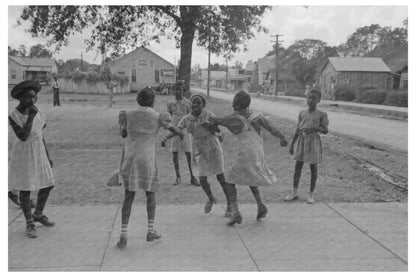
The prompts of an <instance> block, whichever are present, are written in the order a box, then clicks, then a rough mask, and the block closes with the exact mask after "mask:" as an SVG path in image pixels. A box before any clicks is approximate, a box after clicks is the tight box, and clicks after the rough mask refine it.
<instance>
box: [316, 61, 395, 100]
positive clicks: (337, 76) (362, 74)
mask: <svg viewBox="0 0 416 277" xmlns="http://www.w3.org/2000/svg"><path fill="white" fill-rule="evenodd" d="M392 77H393V74H392V72H391V70H390V68H389V67H388V66H387V65H386V64H385V63H384V61H383V60H382V59H381V58H379V57H330V58H328V60H327V61H326V63H325V64H324V66H323V67H322V69H321V71H320V74H319V87H320V88H321V92H322V97H323V98H324V99H328V98H329V97H330V91H331V89H333V87H339V86H342V85H348V86H351V87H362V86H372V87H377V88H381V89H388V88H391V86H392V79H393V78H392Z"/></svg>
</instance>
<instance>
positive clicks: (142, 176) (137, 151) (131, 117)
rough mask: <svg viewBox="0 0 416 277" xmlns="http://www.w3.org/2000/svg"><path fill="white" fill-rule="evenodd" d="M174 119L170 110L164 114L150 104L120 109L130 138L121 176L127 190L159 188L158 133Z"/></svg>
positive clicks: (120, 121)
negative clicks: (127, 109) (136, 107)
mask: <svg viewBox="0 0 416 277" xmlns="http://www.w3.org/2000/svg"><path fill="white" fill-rule="evenodd" d="M171 122H172V120H171V116H170V114H169V113H162V114H160V113H158V112H156V111H155V110H153V109H152V108H150V107H143V106H139V107H138V109H136V110H130V111H121V112H120V114H119V123H120V125H121V126H125V128H126V130H127V141H126V143H125V144H124V154H123V157H122V161H121V163H120V171H119V176H120V177H121V182H122V183H123V185H124V187H125V189H126V190H129V191H137V190H138V189H139V188H140V189H143V190H145V191H152V192H155V191H157V190H158V187H159V180H158V173H157V165H156V135H157V132H158V130H159V128H160V127H163V128H169V127H171V126H172V125H171Z"/></svg>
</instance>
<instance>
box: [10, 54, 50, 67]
mask: <svg viewBox="0 0 416 277" xmlns="http://www.w3.org/2000/svg"><path fill="white" fill-rule="evenodd" d="M8 57H9V59H12V60H13V61H15V62H16V63H18V64H20V65H22V66H45V67H46V66H50V67H52V66H53V65H31V64H22V63H21V62H19V61H18V60H16V58H24V59H33V58H30V57H14V56H8ZM35 59H50V60H52V61H53V62H54V63H55V65H56V59H55V58H35Z"/></svg>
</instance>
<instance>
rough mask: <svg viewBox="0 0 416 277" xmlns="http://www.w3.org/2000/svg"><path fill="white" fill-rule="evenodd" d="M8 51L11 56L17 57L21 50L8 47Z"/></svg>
mask: <svg viewBox="0 0 416 277" xmlns="http://www.w3.org/2000/svg"><path fill="white" fill-rule="evenodd" d="M7 50H8V55H9V56H13V57H17V56H19V54H20V52H19V50H17V49H14V48H11V47H10V45H9V46H8V47H7Z"/></svg>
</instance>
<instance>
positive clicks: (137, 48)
mask: <svg viewBox="0 0 416 277" xmlns="http://www.w3.org/2000/svg"><path fill="white" fill-rule="evenodd" d="M140 48H143V49H144V50H145V51H148V52H151V53H152V54H153V55H155V56H157V57H158V58H160V59H162V60H163V61H165V62H166V63H168V64H170V65H171V66H172V67H173V68H175V66H174V65H173V64H172V63H171V62H169V61H168V60H166V59H164V58H162V57H161V56H159V55H158V54H156V53H155V52H153V51H152V50H150V49H148V48H147V47H145V46H143V45H142V46H140V47H136V49H134V50H132V51H130V52H129V53H126V54H124V55H123V56H121V57H119V58H117V59H116V60H113V61H111V63H113V64H114V63H115V62H117V61H119V60H120V59H121V58H124V57H125V56H127V55H129V54H131V53H133V52H134V51H136V50H139V49H140Z"/></svg>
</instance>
